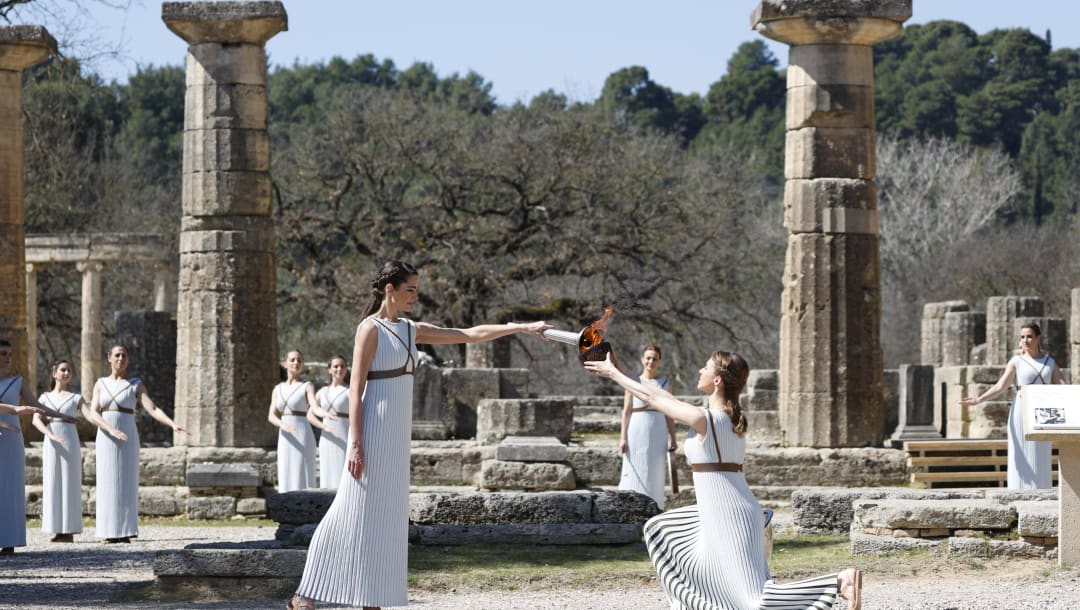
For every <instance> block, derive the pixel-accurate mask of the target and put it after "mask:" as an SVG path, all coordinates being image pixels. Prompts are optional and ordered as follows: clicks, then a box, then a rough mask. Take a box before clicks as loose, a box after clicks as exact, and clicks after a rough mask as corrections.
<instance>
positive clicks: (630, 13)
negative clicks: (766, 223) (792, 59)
mask: <svg viewBox="0 0 1080 610" xmlns="http://www.w3.org/2000/svg"><path fill="white" fill-rule="evenodd" d="M72 1H73V0H51V2H49V3H50V4H57V5H63V4H64V3H65V2H67V3H70V2H72ZM82 2H83V4H84V5H85V6H86V7H88V13H87V14H86V15H83V16H81V22H80V23H79V26H80V27H81V28H82V30H83V31H87V30H88V31H92V32H96V35H97V41H95V43H94V44H95V45H97V46H98V48H118V49H120V51H121V53H122V56H121V57H120V58H119V59H116V58H111V57H102V58H99V59H97V60H95V61H93V63H91V64H90V65H91V66H92V68H93V69H94V70H95V71H97V72H98V73H99V74H101V75H102V76H104V77H105V79H106V80H112V79H116V80H119V81H124V80H126V78H127V75H128V74H131V73H133V72H134V71H135V69H136V67H137V66H147V65H150V64H153V65H164V64H173V65H182V64H183V60H184V54H185V51H186V44H185V43H184V42H183V41H182V40H180V38H178V37H177V36H175V35H174V34H172V33H171V32H169V31H168V30H167V29H166V28H165V25H164V23H162V21H161V3H160V2H153V1H150V0H130V2H129V1H128V0H82ZM110 4H111V5H129V6H128V8H127V9H126V10H123V9H116V8H110V7H109V5H110ZM757 4H758V0H665V1H664V2H657V1H655V0H653V1H645V0H573V1H569V0H547V1H545V2H537V1H522V0H286V1H285V10H286V12H287V13H288V17H289V30H288V31H287V32H282V33H280V34H278V35H277V36H275V37H274V38H272V39H271V40H270V41H269V42H268V43H267V46H266V48H267V51H268V53H269V58H270V65H271V67H273V66H275V65H285V66H288V65H292V64H293V63H294V62H295V61H299V62H301V63H314V62H319V61H325V60H327V59H329V58H331V57H333V56H335V55H337V56H341V57H345V58H347V59H351V58H353V57H355V56H357V55H361V54H365V53H371V54H373V55H375V57H377V58H378V59H379V60H383V59H390V60H392V61H393V62H394V64H395V65H396V66H397V67H398V68H399V69H405V68H407V67H408V66H410V65H412V64H413V62H416V61H424V62H428V63H430V64H432V65H433V66H434V68H435V71H436V72H437V73H438V74H439V75H440V76H448V75H450V74H452V73H455V72H457V73H460V74H464V73H466V72H468V71H469V70H475V71H476V72H478V73H479V74H480V75H481V76H483V77H484V78H485V79H487V80H488V81H489V82H491V83H492V85H493V92H494V94H495V96H496V97H497V99H498V101H499V103H501V104H509V103H512V102H514V101H515V100H519V99H524V100H528V99H530V98H531V97H532V96H534V95H536V94H537V93H539V92H541V91H544V90H546V89H554V90H555V91H557V92H560V93H564V94H567V95H568V96H569V97H570V98H571V99H575V100H586V101H587V100H592V99H595V98H596V96H598V95H599V93H600V90H601V89H602V88H603V84H604V79H605V78H606V77H607V76H608V75H609V74H611V73H612V72H614V71H615V70H618V69H619V68H623V67H627V66H631V65H641V66H645V67H646V68H647V69H648V70H649V74H650V76H651V78H652V79H653V80H654V81H656V82H658V83H660V84H662V85H665V86H668V87H670V88H672V89H673V90H675V91H677V92H680V93H691V92H697V93H705V92H706V91H707V90H708V87H709V85H710V84H712V83H713V82H715V81H716V80H717V79H719V78H720V76H722V75H723V73H724V71H725V70H726V65H727V60H728V59H729V58H730V57H731V55H732V54H733V53H734V51H735V49H736V48H737V47H738V46H739V44H740V43H742V42H745V41H748V40H754V39H756V38H759V35H758V34H756V33H755V32H753V31H752V30H751V29H750V13H751V12H752V11H753V9H754V7H756V6H757ZM23 17H24V18H23V19H21V20H18V21H17V22H22V23H26V22H29V21H28V19H26V17H28V16H26V15H24V16H23ZM35 17H36V18H37V21H38V22H41V21H44V22H45V23H44V25H46V26H47V27H49V28H50V30H51V31H54V32H55V33H56V34H57V37H58V38H61V37H63V33H64V32H65V31H66V30H64V25H63V24H62V23H59V22H50V20H51V19H53V18H52V17H50V16H48V15H41V14H38V15H36V16H35ZM937 19H954V20H957V21H962V22H964V23H966V24H968V25H969V26H971V27H972V28H973V29H974V30H975V31H976V32H978V33H980V34H982V33H985V32H987V31H990V30H992V29H995V28H1012V27H1025V28H1028V29H1030V30H1031V31H1032V32H1034V33H1036V34H1037V35H1039V36H1042V35H1044V34H1045V33H1046V31H1047V30H1048V29H1049V30H1051V31H1052V42H1053V45H1054V48H1061V47H1080V1H1077V0H1025V1H1022V2H1021V1H1019V0H914V16H913V17H912V19H911V20H910V21H909V22H908V23H925V22H927V21H934V20H937ZM766 42H767V43H768V44H769V47H770V48H771V49H772V51H773V53H774V54H775V55H776V56H777V58H778V59H779V60H780V63H781V65H784V64H786V63H787V47H786V45H783V44H780V43H774V42H772V41H769V40H767V39H766ZM85 48H86V47H83V52H82V53H81V54H80V53H75V54H76V55H83V56H85V55H86V54H87V53H86V51H85Z"/></svg>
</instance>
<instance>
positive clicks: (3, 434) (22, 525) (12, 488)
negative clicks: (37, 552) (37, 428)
mask: <svg viewBox="0 0 1080 610" xmlns="http://www.w3.org/2000/svg"><path fill="white" fill-rule="evenodd" d="M0 402H2V403H4V404H9V405H17V404H20V403H21V402H22V377H19V376H17V375H15V376H11V377H5V378H4V379H0ZM0 421H2V422H4V423H5V424H7V425H9V426H11V427H13V428H15V430H8V429H7V428H0V548H5V547H16V546H26V449H25V448H24V447H23V435H22V427H21V426H20V425H19V416H18V415H10V414H6V413H0Z"/></svg>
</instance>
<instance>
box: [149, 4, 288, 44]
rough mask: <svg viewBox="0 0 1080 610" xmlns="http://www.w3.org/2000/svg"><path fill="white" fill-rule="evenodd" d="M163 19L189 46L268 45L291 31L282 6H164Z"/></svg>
mask: <svg viewBox="0 0 1080 610" xmlns="http://www.w3.org/2000/svg"><path fill="white" fill-rule="evenodd" d="M161 19H162V21H164V22H165V25H166V26H167V27H168V28H169V29H170V30H171V31H172V32H173V33H174V34H176V35H177V36H179V37H180V38H183V39H184V41H186V42H187V43H188V44H189V45H197V44H203V43H208V42H216V43H222V44H243V43H247V44H255V45H260V46H261V45H264V44H266V41H267V40H270V39H271V38H273V36H274V34H277V33H278V32H283V31H286V30H288V29H289V20H288V15H287V14H286V13H285V6H284V5H283V4H282V3H281V2H164V3H162V5H161Z"/></svg>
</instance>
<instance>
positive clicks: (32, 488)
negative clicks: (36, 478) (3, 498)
mask: <svg viewBox="0 0 1080 610" xmlns="http://www.w3.org/2000/svg"><path fill="white" fill-rule="evenodd" d="M23 493H24V495H25V497H26V516H27V517H40V516H41V499H42V498H41V496H42V491H41V486H40V485H26V486H24V487H23Z"/></svg>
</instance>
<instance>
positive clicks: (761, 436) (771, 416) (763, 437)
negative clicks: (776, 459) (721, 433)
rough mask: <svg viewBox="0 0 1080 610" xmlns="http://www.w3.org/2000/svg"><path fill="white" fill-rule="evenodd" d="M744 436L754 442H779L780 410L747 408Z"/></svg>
mask: <svg viewBox="0 0 1080 610" xmlns="http://www.w3.org/2000/svg"><path fill="white" fill-rule="evenodd" d="M746 438H747V441H749V442H754V443H779V442H780V441H781V435H780V412H779V411H775V410H774V411H760V410H750V409H747V410H746Z"/></svg>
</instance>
